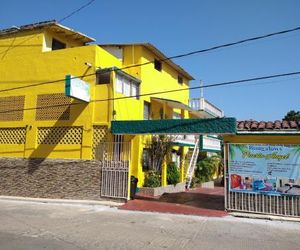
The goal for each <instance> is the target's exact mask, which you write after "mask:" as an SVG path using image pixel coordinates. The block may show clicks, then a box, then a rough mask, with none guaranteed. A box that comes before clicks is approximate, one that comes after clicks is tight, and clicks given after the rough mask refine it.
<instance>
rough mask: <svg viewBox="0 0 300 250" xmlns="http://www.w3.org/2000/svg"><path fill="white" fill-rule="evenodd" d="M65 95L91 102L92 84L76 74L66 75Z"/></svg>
mask: <svg viewBox="0 0 300 250" xmlns="http://www.w3.org/2000/svg"><path fill="white" fill-rule="evenodd" d="M65 95H66V96H69V97H73V98H76V99H78V100H81V101H84V102H89V101H90V84H89V83H88V82H85V81H82V80H81V79H79V78H76V77H74V76H71V75H66V78H65Z"/></svg>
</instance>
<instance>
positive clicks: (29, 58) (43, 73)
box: [0, 32, 120, 159]
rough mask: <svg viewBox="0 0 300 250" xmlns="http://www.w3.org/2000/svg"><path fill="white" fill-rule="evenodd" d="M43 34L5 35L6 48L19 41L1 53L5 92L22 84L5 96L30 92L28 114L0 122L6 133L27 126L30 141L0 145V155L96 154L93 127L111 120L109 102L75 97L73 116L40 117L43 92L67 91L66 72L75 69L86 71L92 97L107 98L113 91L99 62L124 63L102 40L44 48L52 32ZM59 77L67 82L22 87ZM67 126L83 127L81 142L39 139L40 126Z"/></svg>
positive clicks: (1, 86) (2, 94)
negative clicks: (98, 79) (100, 77)
mask: <svg viewBox="0 0 300 250" xmlns="http://www.w3.org/2000/svg"><path fill="white" fill-rule="evenodd" d="M43 34H44V33H36V34H34V33H32V32H31V33H28V32H26V33H22V34H21V35H18V36H16V37H15V38H12V37H6V38H2V39H0V46H1V48H2V49H3V48H5V46H11V45H19V46H18V47H13V48H9V47H8V48H6V50H8V51H7V52H6V53H4V54H0V57H1V60H0V75H1V80H0V91H1V90H5V89H10V88H18V87H21V88H20V89H14V90H11V91H5V92H0V98H2V97H12V96H25V103H24V109H25V111H24V114H23V119H22V120H18V121H0V129H1V128H2V133H3V134H4V133H6V132H5V131H4V130H5V128H13V127H20V128H26V144H25V145H23V144H21V143H20V144H0V156H12V157H13V156H22V157H48V158H77V159H78V158H82V159H90V158H91V146H92V126H93V124H107V125H108V124H109V121H110V117H109V113H108V106H109V103H108V102H107V101H105V102H96V103H95V102H90V103H89V104H86V103H84V102H80V101H76V100H75V99H73V100H72V104H75V105H73V106H71V109H70V110H71V111H70V119H68V120H57V119H56V120H39V121H38V120H36V112H37V110H36V107H37V96H38V95H41V94H54V93H64V91H65V82H64V78H65V75H67V74H71V75H73V76H83V77H82V79H83V80H84V81H86V82H88V83H89V84H90V87H91V99H92V100H95V99H98V100H103V99H107V98H108V96H109V95H110V94H111V92H109V88H110V87H109V85H97V86H96V84H95V75H94V74H93V73H95V70H96V67H101V68H105V67H111V66H119V67H120V62H119V61H118V60H117V59H116V58H115V57H113V56H112V55H110V54H109V53H107V52H106V51H105V50H103V49H102V48H99V47H98V46H97V45H89V46H80V47H73V48H71V47H72V46H76V43H74V42H70V43H69V44H70V48H67V49H62V50H55V51H46V52H43V44H44V42H45V39H48V40H49V36H50V35H51V34H50V33H47V37H45V38H44V36H43ZM60 40H62V39H60ZM62 41H63V40H62ZM63 42H64V41H63ZM6 50H5V49H4V50H3V51H6ZM0 53H1V52H0ZM86 62H89V63H91V64H92V67H88V66H87V65H85V63H86ZM57 79H61V81H57V82H53V83H47V84H43V85H38V86H34V87H28V88H22V87H23V86H26V85H32V84H39V83H42V82H49V81H53V80H57ZM2 111H3V107H2ZM4 111H5V109H4ZM0 115H1V113H0ZM62 126H63V127H64V126H68V127H81V129H82V142H81V144H72V143H70V144H51V145H49V144H47V145H45V144H38V142H37V134H38V132H37V131H38V128H39V127H62ZM59 136H60V135H59ZM59 136H58V137H59ZM22 151H23V153H22Z"/></svg>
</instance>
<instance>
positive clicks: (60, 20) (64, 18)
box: [0, 0, 96, 55]
mask: <svg viewBox="0 0 300 250" xmlns="http://www.w3.org/2000/svg"><path fill="white" fill-rule="evenodd" d="M95 1H96V0H91V1H89V2H87V3H86V4H84V5H82V6H81V7H80V8H78V9H76V10H74V11H73V12H71V13H70V14H68V15H66V16H65V17H63V18H61V19H59V20H58V22H59V23H61V22H63V21H65V20H66V19H68V18H70V17H71V16H73V15H75V14H76V13H78V12H80V11H81V10H82V9H84V8H86V7H87V6H89V5H91V4H92V3H93V2H95ZM37 36H38V34H37V35H33V36H31V37H29V38H27V39H25V40H23V41H22V42H20V43H18V44H16V45H14V46H10V47H9V48H7V49H6V50H4V51H2V52H0V55H1V54H5V53H7V52H8V51H9V50H12V49H13V48H15V47H18V46H19V45H22V44H23V43H25V42H27V41H29V40H31V39H33V38H35V37H37Z"/></svg>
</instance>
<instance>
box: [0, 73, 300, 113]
mask: <svg viewBox="0 0 300 250" xmlns="http://www.w3.org/2000/svg"><path fill="white" fill-rule="evenodd" d="M294 75H300V71H295V72H288V73H281V74H275V75H268V76H259V77H254V78H246V79H240V80H234V81H226V82H220V83H213V84H209V85H205V86H196V87H189V88H184V89H172V90H165V91H157V92H151V93H145V94H141V95H133V96H122V97H116V98H106V99H99V100H92V101H90V103H93V102H107V101H115V100H122V99H129V98H136V97H141V96H150V95H158V94H166V93H172V92H180V91H187V90H194V89H201V88H213V87H220V86H227V85H234V84H240V83H246V82H253V81H260V80H267V79H274V78H279V77H287V76H294ZM75 105H87V103H82V102H79V103H71V104H67V105H66V104H57V105H49V106H41V107H34V108H26V109H15V110H4V111H0V114H1V113H10V112H17V111H26V110H35V109H45V108H52V107H62V106H75Z"/></svg>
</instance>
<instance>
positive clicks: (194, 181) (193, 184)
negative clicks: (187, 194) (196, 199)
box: [190, 176, 200, 188]
mask: <svg viewBox="0 0 300 250" xmlns="http://www.w3.org/2000/svg"><path fill="white" fill-rule="evenodd" d="M197 183H200V180H199V179H198V178H197V177H195V176H193V178H192V181H191V186H190V188H194V187H195V186H196V184H197Z"/></svg>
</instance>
